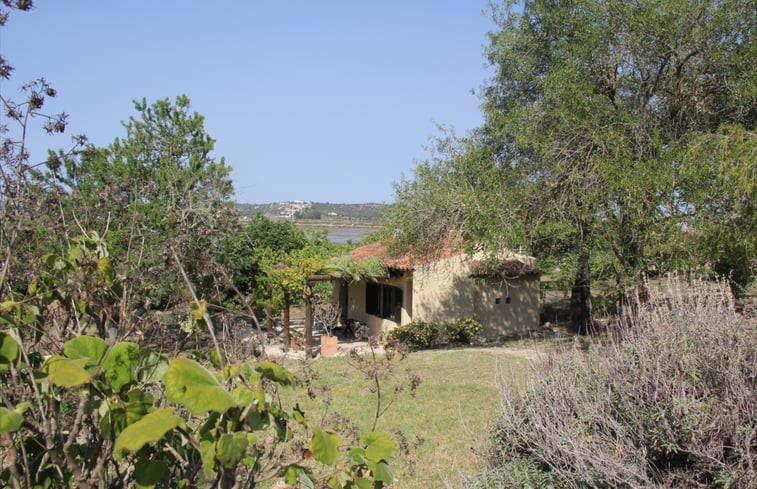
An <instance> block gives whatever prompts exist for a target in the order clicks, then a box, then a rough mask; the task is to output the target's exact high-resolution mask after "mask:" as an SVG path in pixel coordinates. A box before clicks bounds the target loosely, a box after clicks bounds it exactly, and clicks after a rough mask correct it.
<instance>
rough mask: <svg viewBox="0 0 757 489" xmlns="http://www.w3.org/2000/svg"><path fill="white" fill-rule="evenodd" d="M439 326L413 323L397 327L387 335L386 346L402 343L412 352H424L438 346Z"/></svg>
mask: <svg viewBox="0 0 757 489" xmlns="http://www.w3.org/2000/svg"><path fill="white" fill-rule="evenodd" d="M438 337H439V325H437V324H436V323H424V322H413V323H408V324H405V325H402V326H397V327H396V328H394V329H393V330H391V331H390V332H389V333H388V334H387V335H386V344H387V345H389V346H391V345H392V344H394V343H401V344H403V345H405V346H407V347H408V348H409V349H410V350H412V351H415V350H423V349H426V348H431V347H432V346H434V345H435V344H436V340H437V338H438Z"/></svg>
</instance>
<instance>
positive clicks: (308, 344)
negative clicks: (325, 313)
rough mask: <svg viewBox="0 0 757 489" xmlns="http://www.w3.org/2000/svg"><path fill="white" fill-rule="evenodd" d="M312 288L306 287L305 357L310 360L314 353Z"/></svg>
mask: <svg viewBox="0 0 757 489" xmlns="http://www.w3.org/2000/svg"><path fill="white" fill-rule="evenodd" d="M309 292H310V286H309V285H306V286H305V294H304V295H305V357H306V358H310V357H311V356H312V353H313V301H311V300H310V299H311V294H310V293H309Z"/></svg>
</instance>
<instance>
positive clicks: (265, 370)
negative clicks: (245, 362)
mask: <svg viewBox="0 0 757 489" xmlns="http://www.w3.org/2000/svg"><path fill="white" fill-rule="evenodd" d="M255 370H257V371H258V372H260V374H261V375H262V376H263V377H265V378H266V379H268V380H271V381H273V382H276V383H277V384H279V385H283V386H291V385H294V376H293V375H292V374H291V373H290V372H289V371H288V370H287V369H285V368H284V367H282V366H281V365H277V364H275V363H273V362H258V364H257V365H256V366H255Z"/></svg>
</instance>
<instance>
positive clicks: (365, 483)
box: [354, 477, 373, 489]
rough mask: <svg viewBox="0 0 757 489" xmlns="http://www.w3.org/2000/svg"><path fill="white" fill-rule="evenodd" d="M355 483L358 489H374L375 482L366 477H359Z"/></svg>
mask: <svg viewBox="0 0 757 489" xmlns="http://www.w3.org/2000/svg"><path fill="white" fill-rule="evenodd" d="M354 483H355V487H357V489H373V482H372V481H369V480H368V479H366V478H364V477H358V478H357V479H355V481H354Z"/></svg>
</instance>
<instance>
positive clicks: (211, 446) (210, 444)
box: [200, 440, 216, 477]
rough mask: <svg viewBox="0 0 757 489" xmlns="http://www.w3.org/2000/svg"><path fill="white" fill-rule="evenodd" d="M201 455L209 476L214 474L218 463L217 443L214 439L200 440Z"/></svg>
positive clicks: (204, 468) (203, 467)
mask: <svg viewBox="0 0 757 489" xmlns="http://www.w3.org/2000/svg"><path fill="white" fill-rule="evenodd" d="M200 456H201V457H202V470H203V471H204V472H205V475H206V476H207V477H210V476H212V475H213V469H214V468H215V465H216V444H215V442H214V441H212V440H202V441H200Z"/></svg>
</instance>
